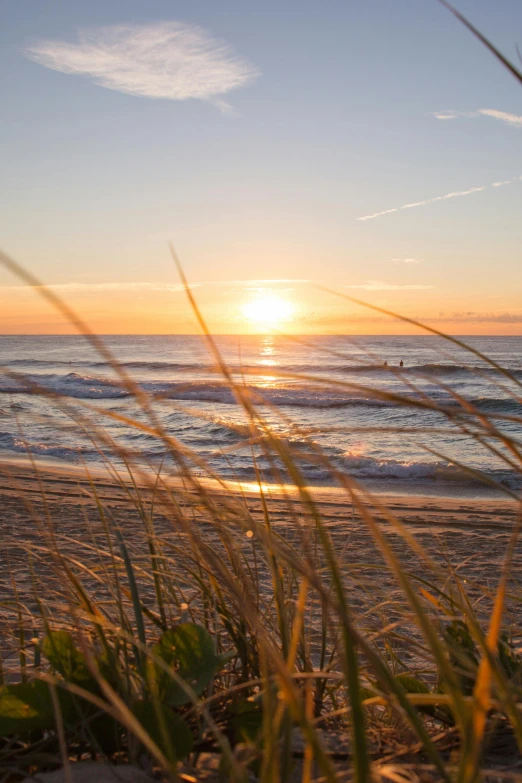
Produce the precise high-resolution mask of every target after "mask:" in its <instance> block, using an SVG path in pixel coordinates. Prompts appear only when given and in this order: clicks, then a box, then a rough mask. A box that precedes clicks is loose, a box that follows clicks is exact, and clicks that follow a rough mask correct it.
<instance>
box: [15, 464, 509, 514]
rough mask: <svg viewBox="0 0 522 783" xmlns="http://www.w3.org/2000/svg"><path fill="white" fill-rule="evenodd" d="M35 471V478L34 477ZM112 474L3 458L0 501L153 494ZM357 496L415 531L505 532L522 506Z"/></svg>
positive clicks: (221, 495) (341, 505) (281, 500)
mask: <svg viewBox="0 0 522 783" xmlns="http://www.w3.org/2000/svg"><path fill="white" fill-rule="evenodd" d="M35 468H36V471H37V473H35ZM114 474H115V475H111V471H109V470H108V469H102V468H101V467H99V466H97V467H91V466H87V467H86V466H79V465H64V464H60V463H58V462H53V461H51V460H48V461H43V460H38V461H35V463H34V467H33V465H32V464H31V461H30V459H29V458H28V457H22V456H21V457H19V458H15V459H9V460H6V459H5V455H1V454H0V498H2V497H11V498H12V497H13V496H19V495H20V493H21V492H22V493H24V492H25V493H28V495H29V496H32V497H33V498H35V497H37V496H38V495H41V493H42V490H43V491H44V492H45V497H46V499H47V500H49V501H52V500H54V501H56V500H60V502H64V503H77V502H78V501H79V500H83V502H85V503H89V502H92V501H93V492H92V487H91V482H92V484H94V486H95V487H96V491H97V492H98V493H99V496H100V499H101V500H104V501H105V500H107V501H110V502H118V499H119V496H120V494H121V496H122V499H123V498H124V497H126V495H125V493H126V492H127V491H128V490H129V489H132V488H133V484H134V481H135V484H136V487H137V488H138V489H140V490H142V489H143V490H145V491H146V492H147V491H150V489H151V484H150V482H149V483H148V482H146V481H140V480H139V475H140V474H139V472H138V471H137V472H136V476H135V477H134V481H132V480H131V478H130V477H129V475H128V473H126V472H123V471H118V472H116V471H114ZM142 475H143V474H142ZM150 478H151V479H152V474H150ZM198 480H199V479H198ZM162 483H163V485H164V487H165V488H168V489H169V490H175V489H176V488H179V489H180V490H182V491H183V492H184V493H186V494H187V497H189V496H190V494H191V492H192V491H193V490H191V489H190V488H187V487H183V484H182V482H181V480H180V479H179V478H178V477H175V478H174V477H170V476H169V475H168V474H166V475H165V476H163V477H162ZM201 485H202V486H203V487H204V489H205V490H206V491H207V492H208V493H209V494H210V495H212V496H214V497H216V498H217V499H225V498H226V499H230V498H232V500H239V501H244V502H245V503H246V504H254V506H260V505H261V500H260V496H261V492H260V488H259V486H258V485H256V484H254V483H252V482H241V483H240V482H237V483H236V482H229V481H224V482H223V483H222V484H221V485H220V484H219V482H217V481H212V480H210V479H206V480H201ZM308 489H309V491H310V493H311V495H312V496H313V499H314V501H315V502H316V503H317V504H318V505H319V506H320V507H321V509H322V510H327V509H331V510H333V511H334V512H335V513H338V514H340V515H342V516H345V515H346V512H347V511H349V512H350V513H352V502H351V500H350V497H349V496H348V494H347V493H346V491H345V490H342V489H340V488H337V487H321V486H315V487H310V488H308ZM262 490H263V494H264V496H265V498H267V499H268V500H269V501H270V503H271V505H275V506H280V505H286V503H287V502H288V501H289V500H292V502H294V501H296V500H297V499H298V493H297V490H296V488H295V487H288V486H285V485H270V484H263V485H262ZM357 494H358V497H359V498H360V499H362V500H363V502H364V503H365V504H368V505H369V506H374V503H373V502H372V499H374V500H375V507H381V508H384V507H386V508H387V509H389V510H390V511H391V512H392V513H393V514H395V515H396V516H398V517H399V518H401V519H403V520H404V521H406V522H408V521H410V522H412V523H414V525H415V526H416V525H418V524H419V521H420V520H419V519H418V518H417V515H418V514H424V515H425V517H426V525H427V526H428V527H429V526H430V525H432V526H435V527H440V526H443V527H445V526H447V525H448V524H449V525H450V526H453V525H459V523H460V524H463V525H465V526H471V525H473V524H474V520H476V522H477V524H478V525H479V526H480V527H481V528H482V527H483V525H491V526H493V527H499V526H505V523H506V522H507V520H509V521H510V522H514V520H515V516H516V513H517V508H518V507H519V505H520V501H517V500H515V499H513V498H510V497H508V496H502V495H497V496H493V497H492V496H491V495H490V496H481V497H476V496H468V495H463V494H461V495H452V496H450V495H443V494H435V493H433V494H428V493H422V494H421V493H409V494H405V493H402V492H401V491H400V490H399V488H397V490H396V491H395V492H392V491H390V490H388V491H386V492H383V491H381V492H376V491H375V490H374V488H373V487H372V486H370V485H369V483H368V484H365V485H364V487H363V492H361V493H357ZM0 508H1V507H0ZM2 516H3V514H2V511H1V510H0V523H1V522H2V521H3V520H2ZM437 517H439V519H437ZM423 527H424V525H423Z"/></svg>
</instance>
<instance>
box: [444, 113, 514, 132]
mask: <svg viewBox="0 0 522 783" xmlns="http://www.w3.org/2000/svg"><path fill="white" fill-rule="evenodd" d="M433 116H434V117H436V119H437V120H456V119H457V118H459V117H481V116H482V117H493V119H495V120H500V121H501V122H505V123H506V124H507V125H512V126H514V127H515V128H522V115H519V114H511V113H510V112H507V111H500V110H499V109H477V110H476V111H455V110H453V109H444V110H443V111H435V112H433Z"/></svg>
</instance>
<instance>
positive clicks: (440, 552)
mask: <svg viewBox="0 0 522 783" xmlns="http://www.w3.org/2000/svg"><path fill="white" fill-rule="evenodd" d="M117 478H118V481H119V482H120V483H119V484H118V483H117V482H116V481H115V480H114V477H111V476H110V475H109V473H108V472H107V473H104V472H102V471H100V470H98V471H97V472H94V473H92V474H90V476H89V477H87V475H86V472H85V469H83V468H81V467H74V466H62V465H56V464H47V463H39V465H38V477H36V475H35V470H34V468H33V466H31V464H30V463H29V462H28V461H26V460H23V459H20V460H18V461H12V460H10V461H0V521H1V529H2V537H3V546H2V550H1V554H0V557H1V558H2V563H3V565H4V566H5V565H7V564H8V565H9V569H5V568H3V569H2V572H3V576H2V582H3V584H2V591H3V594H4V596H5V595H6V594H9V593H10V592H11V591H12V586H11V582H12V578H11V577H14V579H15V582H16V586H17V589H18V591H19V593H20V595H21V596H22V598H23V599H24V600H26V601H27V602H28V603H29V604H31V605H32V604H33V603H34V602H33V601H31V600H30V594H31V591H32V590H33V592H34V588H33V587H32V586H31V579H32V577H31V574H30V569H29V558H28V552H29V551H30V550H31V549H32V550H33V551H34V563H35V570H36V573H38V574H39V575H40V579H41V580H42V584H43V586H44V587H45V586H46V582H45V579H46V575H47V576H48V577H49V579H51V578H52V580H53V585H54V584H55V580H56V573H52V571H53V569H52V568H51V567H50V566H48V564H47V561H46V558H45V557H44V556H43V554H42V551H43V549H45V546H47V545H48V544H49V542H50V539H49V536H50V535H51V532H50V531H51V530H52V536H53V537H54V541H55V542H56V543H57V544H58V546H59V547H60V552H61V553H62V554H64V555H67V556H68V557H70V558H72V559H73V560H75V561H82V562H91V561H93V560H96V558H97V552H96V547H101V548H102V549H104V550H106V549H107V545H106V537H105V531H104V529H103V525H102V524H101V520H100V512H99V509H98V508H97V505H96V503H98V504H99V506H100V507H101V508H103V509H105V511H104V513H106V514H107V516H108V517H110V518H112V519H113V520H114V521H115V522H116V523H117V524H118V525H119V527H120V530H121V531H122V534H123V536H124V538H125V540H126V542H127V545H128V547H129V551H131V553H132V554H133V557H135V558H137V562H140V561H142V560H143V559H144V558H145V559H146V557H147V542H146V536H145V534H144V532H143V523H142V521H141V520H140V518H139V517H140V515H139V511H138V510H137V508H136V507H134V508H133V507H132V503H133V498H136V497H137V494H136V488H135V487H133V486H132V485H131V482H130V481H129V479H128V478H127V479H125V477H123V476H118V477H117ZM91 482H92V483H91ZM136 482H137V484H138V485H140V479H139V478H138V479H136ZM166 483H167V484H168V480H167V482H166ZM94 488H95V490H94ZM170 490H171V491H172V501H169V503H168V504H167V505H166V504H165V503H163V502H162V501H161V497H159V496H157V497H156V499H155V504H156V508H155V514H154V516H155V518H156V519H157V526H156V528H155V531H156V534H157V535H158V536H159V537H165V540H169V541H170V543H171V545H172V557H176V556H178V555H179V552H180V551H181V550H182V548H183V546H184V545H186V543H187V529H186V527H184V526H183V525H180V523H179V520H176V519H173V515H172V502H175V503H176V504H179V515H180V516H183V518H184V521H185V522H184V523H185V524H187V520H189V521H188V524H190V525H192V526H193V527H194V529H196V528H197V530H198V533H199V534H200V535H201V536H202V540H203V541H205V542H207V543H208V542H210V544H211V545H212V542H213V541H214V539H215V540H216V546H217V542H218V540H219V538H220V537H221V539H222V536H221V535H220V534H221V532H222V531H223V525H224V522H223V521H222V519H221V518H219V516H220V511H219V509H221V508H228V509H230V508H232V509H235V511H234V512H233V514H232V517H233V518H234V519H235V520H236V521H235V522H233V524H232V526H230V523H228V524H229V528H228V533H229V534H230V535H231V536H232V538H233V539H235V540H237V541H239V542H240V546H241V547H242V549H243V550H244V551H245V552H246V553H248V551H250V549H249V548H250V547H251V540H250V538H248V535H249V534H248V529H249V527H252V528H255V527H256V525H258V526H262V525H263V507H262V504H261V501H260V497H259V493H256V492H253V491H251V490H250V491H245V492H244V493H243V494H240V493H232V492H230V491H228V490H223V489H219V488H217V487H214V488H210V489H209V497H210V498H211V502H212V503H213V504H215V505H214V509H215V511H214V512H213V511H212V510H210V511H209V509H208V507H207V508H205V507H204V504H203V505H202V504H201V502H200V500H199V499H197V498H196V495H194V494H192V492H191V490H190V489H188V490H187V489H183V487H182V486H181V485H180V484H179V482H177V483H176V482H173V483H172V484H171V486H170ZM140 493H141V499H142V501H143V499H144V498H147V497H148V498H149V501H147V502H150V499H151V498H152V494H153V493H152V490H151V488H150V487H148V488H147V487H145V485H144V484H143V482H141V490H140ZM94 494H96V496H97V499H96V502H95V500H94ZM43 495H45V502H43V500H42V498H43ZM265 499H266V503H267V506H268V510H269V513H270V518H271V525H272V528H273V530H274V531H275V532H276V533H277V534H278V535H281V537H282V538H283V539H284V540H285V541H289V542H291V544H292V545H293V546H295V547H296V549H299V542H300V538H299V537H300V535H302V527H303V519H304V517H305V512H304V511H303V509H302V507H301V506H300V504H299V502H298V500H297V498H295V497H293V498H285V497H284V496H283V494H281V493H278V492H272V494H270V495H268V496H267V497H266V498H265ZM314 499H315V500H316V503H317V506H318V509H319V510H320V513H321V516H322V519H323V523H324V525H325V527H326V528H327V529H328V532H329V534H330V536H331V539H332V542H333V546H334V549H335V551H336V554H337V555H338V557H339V558H340V560H341V562H342V564H343V568H344V569H345V571H346V573H347V574H349V575H350V577H351V578H353V579H354V580H355V581H356V582H357V585H358V590H357V591H356V594H354V596H353V600H354V603H355V606H356V607H357V605H358V604H359V602H360V600H361V595H363V594H364V589H370V590H371V595H372V599H373V600H375V599H376V597H377V596H378V595H379V594H380V595H382V597H383V599H384V598H386V597H388V598H389V595H390V592H389V591H390V590H392V589H395V588H394V585H395V582H394V577H393V576H392V575H391V573H390V571H389V569H388V568H383V567H382V566H383V561H382V557H381V554H380V552H379V550H378V547H377V546H376V544H375V540H374V538H373V537H372V534H371V531H370V530H369V528H368V526H367V524H366V523H365V521H364V520H363V519H362V518H361V514H360V513H359V511H358V510H357V508H354V505H353V503H352V502H350V500H349V499H347V496H346V494H345V495H341V494H337V495H336V494H335V493H332V492H328V493H323V494H322V493H321V491H320V490H318V491H317V492H316V493H315V494H314ZM364 504H365V508H368V509H371V510H372V513H373V514H374V516H375V518H376V519H377V520H378V521H379V524H380V529H381V530H383V531H384V532H385V533H386V534H387V540H389V541H390V542H392V545H393V548H394V551H395V552H396V554H397V557H398V558H399V560H400V562H401V565H402V566H403V567H404V568H406V570H407V571H408V572H409V573H410V574H412V575H414V576H415V577H421V578H427V574H428V571H427V566H426V563H425V562H424V561H423V560H422V558H420V557H419V555H418V553H416V552H415V551H414V549H412V548H411V547H410V546H409V545H408V544H407V542H406V541H405V539H404V537H403V535H402V534H401V533H400V532H398V530H397V529H396V528H395V527H394V525H393V524H391V523H390V521H389V519H387V512H386V511H385V508H386V509H388V510H389V512H390V514H391V515H392V516H393V518H394V519H396V520H398V521H399V522H400V523H401V524H402V525H404V530H405V531H407V533H408V534H413V535H414V536H415V539H416V541H418V542H419V543H420V544H421V545H422V546H423V547H424V548H425V550H426V552H427V553H428V555H429V556H430V557H431V558H432V560H433V563H434V565H435V567H437V568H438V569H439V571H438V578H439V580H440V579H444V578H447V579H450V578H451V577H452V575H454V574H456V575H457V577H458V578H459V579H461V580H465V582H466V585H467V589H468V590H470V591H471V594H472V595H475V597H476V598H477V600H479V601H482V602H484V604H485V605H486V604H487V603H488V595H489V594H491V593H494V591H495V589H496V585H497V584H498V580H499V577H500V572H501V568H502V564H503V561H504V558H505V555H506V551H507V547H508V544H509V541H510V538H511V536H512V531H513V528H514V525H515V522H516V520H517V513H519V512H520V507H519V505H518V504H517V503H516V502H515V501H513V500H510V499H491V498H489V499H482V500H477V499H467V498H466V499H456V498H442V497H420V496H405V497H403V498H399V497H398V496H396V495H394V496H376V497H375V503H374V502H373V501H372V500H370V499H368V498H366V499H365V500H364ZM376 504H377V505H376ZM380 504H382V507H381V505H380ZM136 505H137V504H136ZM145 505H147V503H145ZM216 515H217V517H218V518H217V519H216ZM174 516H176V515H174ZM229 517H230V515H229ZM49 520H52V524H51V523H50V522H49ZM155 524H156V523H155ZM234 525H235V526H234ZM221 545H222V541H221ZM189 549H190V547H189ZM176 552H177V554H176ZM246 556H248V554H247V555H246ZM144 562H145V561H144ZM521 566H522V547H521V546H517V547H516V548H515V551H514V555H513V561H512V566H511V580H512V581H513V583H517V584H518V582H519V580H520V577H521V576H522V570H521ZM428 570H429V569H428ZM266 576H267V575H266ZM261 581H262V582H263V585H264V589H266V590H267V591H268V593H270V590H271V585H270V581H269V579H268V576H267V578H266V579H262V580H261ZM48 587H49V588H50V584H49V585H48ZM144 589H145V590H147V587H145V588H144ZM361 589H362V592H361Z"/></svg>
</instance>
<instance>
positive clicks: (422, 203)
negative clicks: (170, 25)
mask: <svg viewBox="0 0 522 783" xmlns="http://www.w3.org/2000/svg"><path fill="white" fill-rule="evenodd" d="M519 180H522V177H512V178H511V179H505V180H502V181H501V182H492V183H491V185H480V186H479V187H476V188H469V189H468V190H454V191H452V192H451V193H446V194H445V195H444V196H435V197H434V198H426V199H424V200H423V201H413V202H412V203H411V204H403V205H402V206H400V207H393V208H392V209H385V210H383V211H382V212H374V213H373V214H371V215H362V216H361V217H358V218H355V219H356V220H360V221H364V220H374V219H375V218H378V217H382V216H383V215H389V214H391V213H392V212H402V211H403V210H405V209H414V208H415V207H424V206H425V205H426V204H435V203H436V202H437V201H447V200H448V199H452V198H461V197H462V196H470V195H471V194H472V193H480V192H481V191H483V190H487V189H488V188H500V187H503V186H504V185H510V184H511V183H512V182H518V181H519Z"/></svg>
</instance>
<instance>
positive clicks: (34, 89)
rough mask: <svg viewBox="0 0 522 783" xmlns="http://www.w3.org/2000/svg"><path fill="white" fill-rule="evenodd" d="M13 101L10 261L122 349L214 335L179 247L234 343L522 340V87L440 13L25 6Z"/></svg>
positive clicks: (3, 30) (20, 320)
mask: <svg viewBox="0 0 522 783" xmlns="http://www.w3.org/2000/svg"><path fill="white" fill-rule="evenodd" d="M455 3H456V5H457V7H458V8H459V10H460V11H462V12H463V13H464V14H466V15H467V16H468V17H469V18H470V20H471V21H473V22H474V23H475V24H476V26H477V27H479V28H480V29H481V30H482V31H483V32H484V33H485V34H487V35H488V37H490V38H491V40H492V41H493V42H494V43H495V44H496V45H498V46H499V47H500V49H502V51H503V52H504V53H505V54H506V55H507V56H508V57H509V58H511V59H513V61H516V62H517V63H519V60H518V58H517V52H516V45H517V43H518V44H519V45H520V46H521V47H522V3H521V2H520V0H455ZM519 64H520V63H519ZM0 96H1V102H2V103H1V105H2V107H3V111H2V122H1V124H0V150H1V154H2V187H1V191H0V201H1V208H0V248H1V249H2V250H3V251H4V252H6V253H8V254H9V255H10V256H12V257H13V258H14V259H16V260H17V261H18V262H19V263H21V264H23V265H24V266H26V267H27V268H28V269H30V270H31V271H32V272H33V273H34V274H36V275H37V276H38V277H39V278H41V279H42V280H44V281H45V282H46V283H48V284H50V285H51V286H52V287H53V290H55V291H56V293H58V294H60V295H61V296H63V297H64V298H65V299H66V300H67V301H68V302H69V303H70V304H71V305H73V306H74V307H75V308H77V310H78V311H79V312H80V314H81V315H82V316H84V317H85V319H86V320H87V321H88V322H89V323H90V324H91V326H92V327H93V328H95V329H96V330H98V331H99V332H101V333H139V332H144V333H147V332H152V333H176V332H180V333H185V332H189V333H190V332H194V331H196V326H195V323H194V318H193V316H192V315H191V312H190V307H189V305H188V303H187V300H186V296H185V293H184V291H183V290H182V288H181V286H180V285H179V278H178V275H177V272H176V269H175V267H174V264H173V262H172V259H171V256H170V254H169V249H168V242H169V241H172V242H173V244H174V246H175V248H176V251H177V253H178V255H179V258H180V260H181V263H182V265H183V267H184V270H185V273H186V275H187V278H188V279H189V281H190V282H191V283H192V284H193V286H194V287H193V289H192V291H193V294H194V296H195V297H196V299H197V301H198V303H199V304H200V306H201V309H202V311H203V313H204V315H205V316H206V317H207V320H208V323H209V326H210V327H211V329H213V330H214V331H216V332H221V333H242V332H256V331H289V332H294V333H330V334H343V333H362V334H372V333H402V332H408V331H410V330H409V329H408V328H407V327H405V326H404V325H402V324H401V323H399V322H396V321H393V320H391V319H383V318H382V317H380V316H377V315H376V314H375V313H373V312H371V311H366V310H364V309H363V308H362V307H359V306H357V305H355V304H353V303H350V302H348V301H346V300H343V299H342V298H341V297H338V296H335V295H333V294H330V293H328V292H326V291H324V290H322V288H325V287H326V288H329V289H334V290H336V291H337V292H339V293H341V294H344V295H347V296H352V297H355V298H358V299H364V300H366V301H369V302H372V303H374V304H377V305H379V306H382V307H384V308H388V309H393V310H396V311H399V312H401V313H404V314H406V315H408V316H410V317H415V318H419V319H422V320H426V321H428V322H429V323H430V324H431V325H434V326H436V327H437V328H440V329H442V330H444V331H448V332H450V333H455V334H522V297H521V294H522V252H521V248H522V220H521V207H522V157H521V149H522V87H521V86H520V85H519V84H518V83H517V82H516V80H515V79H514V78H513V77H512V76H511V75H510V74H509V73H508V72H507V71H506V70H505V69H503V68H502V67H501V66H500V64H499V63H498V62H497V61H496V60H494V58H493V57H492V56H491V55H490V54H489V53H488V52H487V51H486V50H485V49H484V48H483V47H482V46H481V45H480V44H479V43H478V42H477V41H476V40H475V39H474V38H473V37H472V36H471V35H470V33H469V32H468V31H467V30H465V29H464V28H463V26H462V25H460V24H459V23H458V22H457V21H456V20H455V19H454V18H453V17H452V16H451V15H450V14H449V13H448V12H447V11H446V10H445V9H444V8H442V7H441V6H440V5H439V4H438V3H437V2H436V0H364V2H360V1H357V2H356V1H355V0H339V2H337V0H335V1H334V2H326V3H318V2H317V0H313V1H312V0H303V1H302V2H299V3H297V2H294V1H293V0H292V2H281V0H277V1H276V0H265V2H263V3H260V2H245V0H234V1H233V2H232V1H231V0H220V2H215V0H200V1H199V2H194V0H190V2H189V0H147V2H144V1H143V0H90V2H85V0H37V2H35V0H3V2H2V3H1V5H0ZM321 287H322V288H321ZM70 330H71V327H70V326H69V325H68V324H66V323H64V322H63V319H62V318H61V317H60V316H59V315H57V314H56V313H55V312H54V311H53V310H52V309H51V308H50V307H49V306H48V305H47V304H45V303H44V302H43V300H41V299H40V297H39V296H38V295H37V293H35V292H34V291H31V290H27V289H26V288H25V287H23V286H22V285H21V283H20V282H19V281H17V279H16V278H15V277H13V276H12V275H11V274H9V273H8V272H7V271H5V270H0V333H39V332H43V333H56V332H64V331H70Z"/></svg>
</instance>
